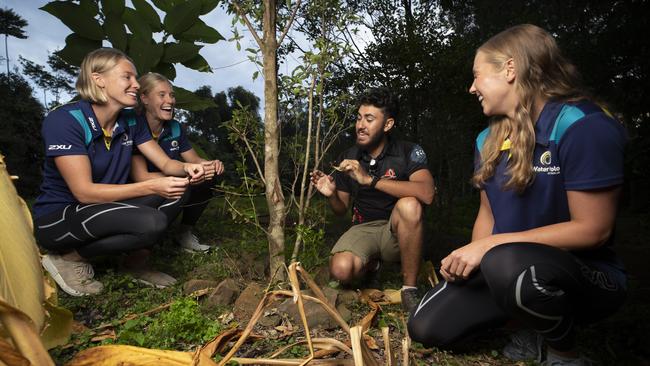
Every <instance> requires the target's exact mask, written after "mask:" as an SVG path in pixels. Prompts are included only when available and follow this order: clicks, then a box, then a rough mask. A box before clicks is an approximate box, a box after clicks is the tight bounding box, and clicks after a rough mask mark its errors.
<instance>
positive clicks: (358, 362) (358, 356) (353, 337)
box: [350, 325, 363, 366]
mask: <svg viewBox="0 0 650 366" xmlns="http://www.w3.org/2000/svg"><path fill="white" fill-rule="evenodd" d="M361 334H363V330H362V329H361V326H360V325H357V326H355V327H352V328H350V341H351V342H352V357H354V366H363V350H362V349H361Z"/></svg>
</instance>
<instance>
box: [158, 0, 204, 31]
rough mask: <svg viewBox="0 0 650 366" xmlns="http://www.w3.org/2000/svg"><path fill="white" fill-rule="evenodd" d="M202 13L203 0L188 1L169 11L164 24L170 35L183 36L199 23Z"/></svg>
mask: <svg viewBox="0 0 650 366" xmlns="http://www.w3.org/2000/svg"><path fill="white" fill-rule="evenodd" d="M200 13H201V0H188V1H187V2H183V3H181V4H179V5H176V6H174V7H173V8H172V9H171V10H170V11H168V12H167V15H165V20H164V21H163V24H164V25H165V29H166V30H167V31H168V32H169V33H171V34H173V35H177V34H181V33H183V32H185V31H186V30H188V29H190V27H192V25H194V23H196V22H197V21H198V19H199V15H200Z"/></svg>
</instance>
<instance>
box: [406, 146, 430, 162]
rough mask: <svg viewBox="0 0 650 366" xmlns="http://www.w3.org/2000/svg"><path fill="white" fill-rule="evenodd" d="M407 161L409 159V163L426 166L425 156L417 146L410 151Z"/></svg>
mask: <svg viewBox="0 0 650 366" xmlns="http://www.w3.org/2000/svg"><path fill="white" fill-rule="evenodd" d="M409 159H411V161H414V162H416V163H420V164H426V163H427V154H426V153H425V152H424V150H423V149H422V148H421V147H420V146H419V145H415V146H414V147H413V150H411V156H409Z"/></svg>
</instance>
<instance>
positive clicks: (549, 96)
mask: <svg viewBox="0 0 650 366" xmlns="http://www.w3.org/2000/svg"><path fill="white" fill-rule="evenodd" d="M477 52H482V53H483V54H484V55H485V56H486V59H487V62H489V63H490V64H492V65H493V66H494V68H495V70H499V71H500V70H502V69H503V68H504V67H505V66H506V62H507V61H508V60H509V59H512V60H513V61H514V65H515V74H516V78H515V88H516V94H517V96H518V99H519V100H518V104H517V107H516V110H515V116H514V118H512V119H510V118H508V117H505V116H498V117H494V118H492V120H491V121H490V133H489V134H488V136H487V138H486V140H485V144H484V145H483V147H482V150H481V167H480V168H479V169H478V170H477V171H476V172H475V173H474V176H473V177H472V183H473V184H474V185H475V186H476V187H479V188H480V187H481V186H483V184H485V182H486V181H487V180H488V179H490V177H492V176H493V175H494V172H495V169H496V166H497V164H498V163H499V157H500V156H501V144H502V143H503V142H504V141H505V139H507V138H509V139H510V141H511V143H512V144H511V147H510V157H509V159H508V175H509V176H510V179H509V180H508V181H507V182H506V184H505V185H504V187H503V188H505V189H515V190H516V191H518V192H520V193H521V192H523V191H524V189H525V188H526V187H527V186H528V185H529V184H530V183H531V182H532V181H533V178H534V172H533V165H532V159H533V152H534V150H535V121H534V120H533V114H534V113H539V112H540V111H534V110H533V108H534V107H535V104H534V103H535V100H536V99H538V98H539V97H542V98H543V99H545V100H565V101H575V100H579V99H582V98H583V97H584V96H585V95H586V94H585V92H584V91H583V89H582V82H581V78H580V74H579V73H578V71H577V69H576V68H575V66H574V65H573V64H571V63H570V62H569V61H567V60H566V59H565V58H564V57H563V56H562V53H561V52H560V49H559V48H558V46H557V43H556V42H555V39H553V37H552V36H551V35H550V34H549V33H548V32H546V31H545V30H544V29H542V28H540V27H537V26H535V25H531V24H522V25H517V26H514V27H511V28H508V29H506V30H504V31H503V32H501V33H499V34H497V35H495V36H493V37H492V38H490V39H489V40H488V41H487V42H485V43H484V44H483V45H482V46H481V47H479V49H478V50H477ZM479 148H480V146H479Z"/></svg>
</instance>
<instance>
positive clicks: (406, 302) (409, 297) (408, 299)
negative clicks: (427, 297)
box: [400, 288, 420, 314]
mask: <svg viewBox="0 0 650 366" xmlns="http://www.w3.org/2000/svg"><path fill="white" fill-rule="evenodd" d="M400 295H401V298H402V310H404V312H405V313H407V314H411V313H412V312H413V310H414V309H415V308H416V307H417V306H418V303H419V302H420V300H418V290H417V289H416V288H409V289H405V290H402V291H400Z"/></svg>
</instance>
